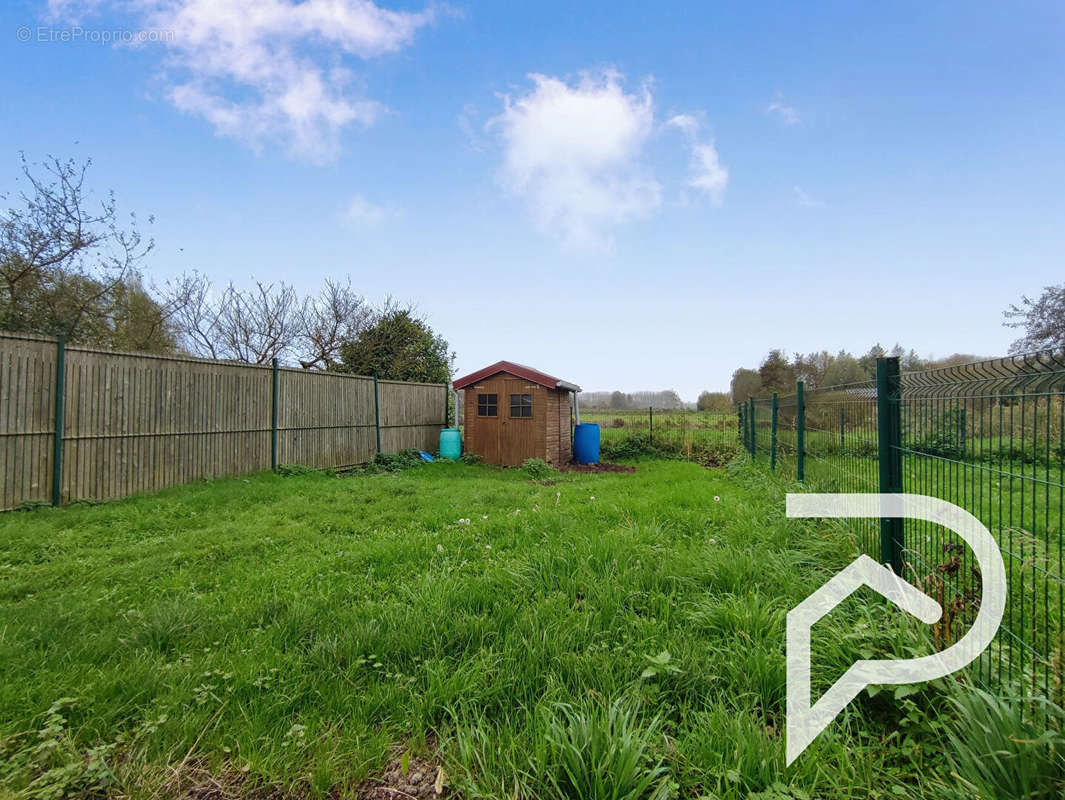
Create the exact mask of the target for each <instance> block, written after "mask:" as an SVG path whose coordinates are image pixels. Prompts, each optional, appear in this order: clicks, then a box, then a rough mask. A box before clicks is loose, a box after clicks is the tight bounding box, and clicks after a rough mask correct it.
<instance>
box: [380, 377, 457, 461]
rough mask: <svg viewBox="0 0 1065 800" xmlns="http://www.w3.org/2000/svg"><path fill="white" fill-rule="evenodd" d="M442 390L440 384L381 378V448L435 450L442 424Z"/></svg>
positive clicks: (392, 450)
mask: <svg viewBox="0 0 1065 800" xmlns="http://www.w3.org/2000/svg"><path fill="white" fill-rule="evenodd" d="M444 392H445V390H444V386H443V384H439V383H402V382H400V381H380V382H379V385H378V397H379V399H380V404H381V451H382V452H385V453H398V452H399V451H400V450H407V449H410V448H412V447H413V448H415V449H417V450H427V451H429V452H433V451H434V450H436V449H437V447H439V445H440V429H441V428H442V427H443V426H444V408H445V406H444V402H445V394H444Z"/></svg>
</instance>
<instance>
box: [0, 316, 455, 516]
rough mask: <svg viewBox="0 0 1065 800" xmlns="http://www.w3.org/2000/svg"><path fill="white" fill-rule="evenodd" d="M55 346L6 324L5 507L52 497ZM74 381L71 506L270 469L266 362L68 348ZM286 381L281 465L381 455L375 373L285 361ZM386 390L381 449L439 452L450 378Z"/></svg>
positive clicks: (1, 466) (1, 406) (1, 348)
mask: <svg viewBox="0 0 1065 800" xmlns="http://www.w3.org/2000/svg"><path fill="white" fill-rule="evenodd" d="M56 352H57V348H56V342H55V340H54V339H46V338H43V337H34V336H21V335H8V334H0V510H4V509H11V508H17V507H18V506H20V505H23V504H25V503H28V502H48V501H50V500H51V498H52V472H53V463H52V462H53V448H54V443H55V400H56V397H55V392H56V385H55V384H56V374H55V372H56ZM64 379H65V380H64V383H65V392H64V398H65V402H64V413H63V447H62V470H61V479H60V490H61V499H62V502H64V503H65V502H71V501H75V500H110V499H114V498H119V497H125V496H127V495H130V494H134V493H137V492H154V491H158V490H159V489H163V488H165V487H167V486H175V485H178V484H182V483H188V482H189V481H194V480H199V479H202V478H211V477H220V476H228V475H242V474H247V473H250V472H258V471H261V470H264V469H269V468H270V458H271V437H272V416H273V369H272V368H270V367H260V366H251V365H247V364H236V363H229V362H219V361H207V360H203V359H194V358H184V357H176V356H154V355H147V354H142V353H120V352H111V351H105V350H98V349H94V348H88V347H77V346H68V347H67V348H66V368H65V371H64ZM278 389H279V391H278V463H281V464H302V465H306V466H309V467H314V468H325V467H342V466H350V465H352V464H358V463H363V462H366V461H369V460H371V459H372V458H373V457H374V455H375V453H376V451H377V440H376V425H375V422H376V419H375V413H374V386H373V379H372V378H366V377H359V376H353V375H339V374H335V373H325V372H307V371H304V370H298V369H287V368H286V369H281V370H279V374H278ZM378 396H379V404H380V414H381V446H382V451H383V452H386V453H390V452H397V451H399V450H402V449H405V448H409V447H416V448H418V449H421V450H434V449H435V448H436V446H437V443H438V439H437V437H438V436H439V431H440V428H441V427H442V425H443V424H444V396H445V395H444V387H443V386H442V385H441V384H420V383H402V382H399V381H381V382H380V384H379V395H378Z"/></svg>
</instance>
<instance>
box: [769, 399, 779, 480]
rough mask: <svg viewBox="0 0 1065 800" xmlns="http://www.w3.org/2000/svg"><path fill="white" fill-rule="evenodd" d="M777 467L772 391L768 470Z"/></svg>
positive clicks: (775, 411) (775, 410) (775, 414)
mask: <svg viewBox="0 0 1065 800" xmlns="http://www.w3.org/2000/svg"><path fill="white" fill-rule="evenodd" d="M776 469H777V393H776V392H773V421H772V423H771V426H770V428H769V471H770V472H776Z"/></svg>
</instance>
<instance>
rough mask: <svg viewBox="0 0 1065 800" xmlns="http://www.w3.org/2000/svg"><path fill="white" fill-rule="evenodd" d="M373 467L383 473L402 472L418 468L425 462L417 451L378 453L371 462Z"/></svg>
mask: <svg viewBox="0 0 1065 800" xmlns="http://www.w3.org/2000/svg"><path fill="white" fill-rule="evenodd" d="M373 463H374V466H375V467H378V468H379V469H382V470H384V471H385V472H402V471H403V470H405V469H413V468H414V467H420V466H421V465H422V464H424V463H425V462H424V461H422V457H421V456H420V455H419V454H418V451H417V450H413V449H411V450H401V451H400V452H398V453H378V454H377V457H376V458H375V459H374V460H373Z"/></svg>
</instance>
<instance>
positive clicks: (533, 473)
mask: <svg viewBox="0 0 1065 800" xmlns="http://www.w3.org/2000/svg"><path fill="white" fill-rule="evenodd" d="M521 468H522V469H523V470H524V471H525V474H526V475H528V476H529V477H530V478H532V479H533V480H534V481H542V480H545V479H547V478H549V477H551V476H552V475H553V474H554V473H555V468H554V467H552V466H551V465H550V464H548V463H547V462H546V461H544V460H543V459H542V458H527V459H525V461H523V462H522V465H521Z"/></svg>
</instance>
